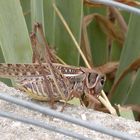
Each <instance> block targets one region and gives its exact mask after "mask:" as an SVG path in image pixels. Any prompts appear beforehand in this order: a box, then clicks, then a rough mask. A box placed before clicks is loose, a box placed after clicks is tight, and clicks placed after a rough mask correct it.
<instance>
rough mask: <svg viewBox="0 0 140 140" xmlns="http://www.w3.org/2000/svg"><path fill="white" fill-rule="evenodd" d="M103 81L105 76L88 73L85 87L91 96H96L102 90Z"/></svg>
mask: <svg viewBox="0 0 140 140" xmlns="http://www.w3.org/2000/svg"><path fill="white" fill-rule="evenodd" d="M105 80H106V78H105V75H103V74H100V73H96V72H89V73H87V76H86V86H87V88H88V89H89V90H90V91H91V94H98V93H100V92H101V90H102V89H103V86H104V83H105Z"/></svg>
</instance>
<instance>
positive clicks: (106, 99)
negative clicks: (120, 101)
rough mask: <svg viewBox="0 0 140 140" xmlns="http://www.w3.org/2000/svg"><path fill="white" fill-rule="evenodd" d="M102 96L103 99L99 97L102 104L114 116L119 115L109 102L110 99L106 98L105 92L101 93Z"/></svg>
mask: <svg viewBox="0 0 140 140" xmlns="http://www.w3.org/2000/svg"><path fill="white" fill-rule="evenodd" d="M101 94H102V96H103V97H101V96H99V97H98V99H99V100H100V102H101V103H102V104H103V105H104V106H105V107H106V108H107V109H108V110H109V112H110V113H111V114H112V115H117V112H116V110H115V109H114V107H113V106H112V105H111V103H110V102H109V100H108V98H107V97H106V95H105V93H104V91H103V90H102V91H101Z"/></svg>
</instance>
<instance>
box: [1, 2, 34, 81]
mask: <svg viewBox="0 0 140 140" xmlns="http://www.w3.org/2000/svg"><path fill="white" fill-rule="evenodd" d="M0 6H1V8H0V27H1V29H0V46H1V52H2V54H1V62H6V63H30V62H31V60H32V59H31V58H32V49H31V44H30V39H29V35H28V30H27V27H26V23H25V19H24V16H23V12H22V8H21V5H20V1H19V0H11V1H5V0H1V1H0ZM6 81H7V80H6Z"/></svg>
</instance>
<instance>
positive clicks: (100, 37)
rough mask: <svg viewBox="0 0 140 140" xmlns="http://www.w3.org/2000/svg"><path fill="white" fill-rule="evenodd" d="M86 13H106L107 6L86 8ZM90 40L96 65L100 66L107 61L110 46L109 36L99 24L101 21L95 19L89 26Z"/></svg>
mask: <svg viewBox="0 0 140 140" xmlns="http://www.w3.org/2000/svg"><path fill="white" fill-rule="evenodd" d="M84 13H85V15H87V14H94V13H98V14H102V15H105V14H106V8H103V7H102V8H89V7H86V8H85V9H84ZM87 30H88V35H89V42H90V46H91V54H92V57H93V63H94V66H98V65H101V64H104V63H106V62H107V59H108V58H107V57H108V48H107V37H106V35H105V34H104V32H103V31H102V29H101V28H100V26H99V23H98V22H97V21H96V20H95V19H94V20H93V21H92V23H91V24H90V25H89V26H88V28H87Z"/></svg>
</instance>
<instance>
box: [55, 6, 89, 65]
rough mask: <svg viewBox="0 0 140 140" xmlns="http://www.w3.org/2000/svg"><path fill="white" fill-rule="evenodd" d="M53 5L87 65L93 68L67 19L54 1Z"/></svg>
mask: <svg viewBox="0 0 140 140" xmlns="http://www.w3.org/2000/svg"><path fill="white" fill-rule="evenodd" d="M53 7H54V9H55V11H56V13H57V15H58V16H59V18H60V19H61V21H62V23H63V24H64V27H65V28H66V30H67V31H68V33H69V35H70V37H71V38H72V40H73V42H74V44H75V46H76V48H77V49H78V51H79V53H80V55H81V56H82V58H83V60H84V62H85V64H86V66H87V67H88V68H91V67H90V65H89V63H88V61H87V59H86V58H85V56H84V54H83V52H82V50H81V49H80V46H79V44H78V43H77V41H76V39H75V37H74V35H73V33H72V31H71V30H70V28H69V26H68V24H67V23H66V21H65V19H64V18H63V16H62V14H61V13H60V11H59V9H58V8H57V7H56V5H55V3H53Z"/></svg>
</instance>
